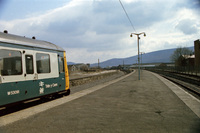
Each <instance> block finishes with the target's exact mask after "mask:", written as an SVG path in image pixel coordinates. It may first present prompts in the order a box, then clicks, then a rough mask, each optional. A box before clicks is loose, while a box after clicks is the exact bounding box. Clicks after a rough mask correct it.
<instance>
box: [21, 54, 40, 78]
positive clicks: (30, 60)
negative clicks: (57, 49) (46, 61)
mask: <svg viewBox="0 0 200 133" xmlns="http://www.w3.org/2000/svg"><path fill="white" fill-rule="evenodd" d="M24 65H25V66H24V69H25V70H24V78H25V80H35V79H37V75H36V74H35V69H34V65H35V64H34V55H33V52H32V51H26V52H25V54H24Z"/></svg>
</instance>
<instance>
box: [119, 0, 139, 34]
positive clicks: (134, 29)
mask: <svg viewBox="0 0 200 133" xmlns="http://www.w3.org/2000/svg"><path fill="white" fill-rule="evenodd" d="M119 2H120V4H121V6H122V8H123V10H124V12H125V14H126V16H127V18H128V20H129V22H130V24H131V26H132V28H133V30H134V31H135V32H136V30H135V28H134V26H133V23H132V22H131V19H130V18H129V16H128V13H127V12H126V10H125V8H124V6H123V4H122V2H121V0H119Z"/></svg>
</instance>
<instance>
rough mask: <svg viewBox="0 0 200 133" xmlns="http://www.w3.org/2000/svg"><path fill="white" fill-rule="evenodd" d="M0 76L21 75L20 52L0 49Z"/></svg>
mask: <svg viewBox="0 0 200 133" xmlns="http://www.w3.org/2000/svg"><path fill="white" fill-rule="evenodd" d="M0 74H1V75H3V76H8V75H21V74H22V54H21V52H20V51H14V50H7V49H0Z"/></svg>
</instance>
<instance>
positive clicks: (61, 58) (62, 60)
mask: <svg viewBox="0 0 200 133" xmlns="http://www.w3.org/2000/svg"><path fill="white" fill-rule="evenodd" d="M59 72H60V73H63V72H65V69H64V58H63V57H59Z"/></svg>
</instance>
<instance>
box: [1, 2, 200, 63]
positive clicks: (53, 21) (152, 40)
mask: <svg viewBox="0 0 200 133" xmlns="http://www.w3.org/2000/svg"><path fill="white" fill-rule="evenodd" d="M121 2H122V3H123V5H124V8H125V9H126V12H127V13H128V15H129V17H130V20H131V21H132V24H133V26H134V29H135V30H134V29H133V27H132V26H131V24H130V22H129V20H128V18H127V16H126V14H125V12H124V10H123V8H122V6H121V5H120V2H119V0H0V31H1V32H3V31H4V30H8V33H10V34H16V35H20V36H26V37H29V38H31V37H32V36H36V39H39V40H45V41H49V42H52V43H54V44H56V45H59V46H60V47H63V48H64V49H65V50H66V52H67V59H68V61H70V62H76V63H96V62H97V61H98V58H99V59H100V61H101V62H102V61H105V60H108V59H111V58H124V57H130V56H134V55H137V38H136V36H133V37H132V38H130V34H131V33H140V32H145V33H146V35H147V36H146V37H144V36H141V39H140V51H141V52H145V53H148V52H152V51H157V50H163V49H170V48H177V47H180V46H182V47H189V46H193V45H194V40H197V39H200V0H121Z"/></svg>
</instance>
